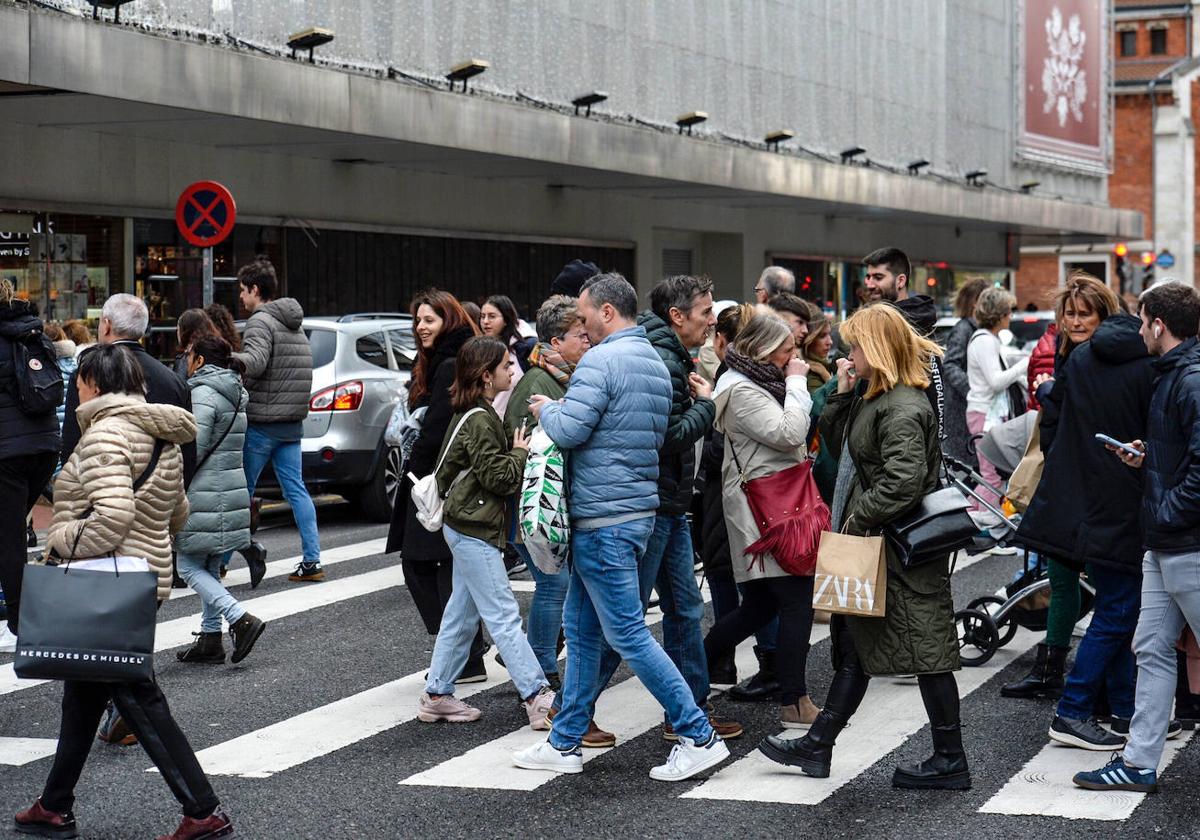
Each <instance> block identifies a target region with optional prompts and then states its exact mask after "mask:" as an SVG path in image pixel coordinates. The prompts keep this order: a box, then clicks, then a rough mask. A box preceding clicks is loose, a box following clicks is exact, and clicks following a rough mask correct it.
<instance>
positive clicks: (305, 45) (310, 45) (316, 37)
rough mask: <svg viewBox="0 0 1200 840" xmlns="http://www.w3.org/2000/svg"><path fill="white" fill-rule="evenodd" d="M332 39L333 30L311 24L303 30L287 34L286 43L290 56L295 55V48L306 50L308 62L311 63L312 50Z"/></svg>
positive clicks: (293, 56)
mask: <svg viewBox="0 0 1200 840" xmlns="http://www.w3.org/2000/svg"><path fill="white" fill-rule="evenodd" d="M332 40H333V30H332V29H324V28H322V27H320V26H313V27H311V28H309V29H305V30H304V31H303V32H297V33H296V34H294V35H289V36H288V41H287V45H288V47H289V48H290V49H291V51H292V58H295V57H296V50H308V63H309V64H312V63H313V50H314V49H316V48H317V47H320V46H324V45H325V44H328V43H329V42H330V41H332Z"/></svg>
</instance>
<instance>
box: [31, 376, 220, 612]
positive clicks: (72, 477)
mask: <svg viewBox="0 0 1200 840" xmlns="http://www.w3.org/2000/svg"><path fill="white" fill-rule="evenodd" d="M76 417H77V418H78V420H79V428H80V430H81V432H82V435H81V437H80V438H79V445H78V446H76V447H75V451H74V453H72V455H71V457H70V458H69V459H68V460H67V463H66V464H65V465H64V466H63V469H62V472H61V473H59V476H58V479H57V480H56V481H55V483H54V522H53V523H52V524H51V526H50V535H49V537H48V538H47V540H46V547H47V550H48V551H54V552H55V553H56V554H57V555H59V556H60V557H71V556H74V557H79V558H83V557H103V556H104V555H107V554H110V553H113V554H118V555H128V556H133V557H145V558H146V559H147V560H148V561H149V562H150V567H151V568H152V569H154V571H155V572H157V573H158V598H159V600H160V601H161V600H165V599H167V598H168V597H170V595H171V535H172V534H174V533H175V532H176V531H178V530H179V529H180V528H182V527H183V523H184V522H185V521H186V520H187V517H188V501H187V495H186V494H185V493H184V491H183V457H182V455H181V454H180V451H179V446H178V444H181V443H186V442H187V441H190V440H194V439H195V437H196V421H195V419H194V418H193V417H192V415H191V412H188V411H186V410H184V409H182V408H178V407H177V406H173V405H161V404H158V403H153V404H152V403H147V402H146V400H145V399H144V398H143V397H140V396H133V395H131V394H104V395H102V396H99V397H96V398H95V399H93V400H89V401H88V402H86V403H84V404H83V405H81V406H79V409H78V411H77V412H76ZM155 438H162V439H163V440H165V441H167V442H168V443H169V444H174V445H173V446H166V447H163V451H162V454H161V455H160V456H159V459H158V465H157V466H156V467H155V468H154V472H153V473H152V474H151V476H150V477H149V479H147V481H146V483H145V484H143V485H142V487H141V488H140V489H139V490H138V492H137V496H136V498H135V497H134V493H133V482H134V481H135V480H136V479H137V477H138V476H140V475H141V474H142V472H143V471H144V470H145V469H146V467H147V466H148V465H149V464H150V458H151V456H152V455H153V453H154V440H155ZM89 505H90V506H92V507H93V508H94V510H93V512H92V514H91V515H90V516H89V517H87V519H80V518H79V517H80V516H82V515H83V513H84V511H85V510H87V508H88V506H89ZM77 541H78V544H77ZM72 550H74V555H72Z"/></svg>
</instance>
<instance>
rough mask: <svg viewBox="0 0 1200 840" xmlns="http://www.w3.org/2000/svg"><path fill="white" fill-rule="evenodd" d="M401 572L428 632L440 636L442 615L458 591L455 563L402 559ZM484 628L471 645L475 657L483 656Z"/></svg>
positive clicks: (450, 561)
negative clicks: (455, 591) (453, 594)
mask: <svg viewBox="0 0 1200 840" xmlns="http://www.w3.org/2000/svg"><path fill="white" fill-rule="evenodd" d="M400 568H401V569H402V570H403V571H404V585H405V586H406V587H407V588H408V591H409V593H410V594H411V595H412V599H413V602H414V603H415V604H416V605H417V612H419V613H420V614H421V620H422V621H423V622H425V630H426V632H428V633H429V635H431V636H436V635H437V634H438V630H440V629H441V627H442V612H443V611H444V610H445V609H446V604H447V603H449V601H450V593H451V592H452V591H453V589H454V560H453V559H452V558H449V557H448V558H446V559H445V560H410V559H408V558H407V557H405V556H404V555H401V556H400ZM483 646H484V642H483V624H482V623H481V624H480V625H479V630H478V631H477V632H476V633H475V641H473V642H472V643H471V656H472V657H475V656H479V655H481V654H482V652H483Z"/></svg>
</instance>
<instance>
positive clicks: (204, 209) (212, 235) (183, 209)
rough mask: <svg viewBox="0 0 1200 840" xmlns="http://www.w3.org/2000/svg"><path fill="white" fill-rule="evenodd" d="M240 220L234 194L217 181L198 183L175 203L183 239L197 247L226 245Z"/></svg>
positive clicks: (185, 191)
mask: <svg viewBox="0 0 1200 840" xmlns="http://www.w3.org/2000/svg"><path fill="white" fill-rule="evenodd" d="M235 221H237V205H236V204H235V203H234V201H233V194H232V193H231V192H229V190H227V189H225V187H223V186H222V185H221V184H218V183H217V182H216V181H197V182H196V183H194V184H192V185H191V186H190V187H188V188H187V189H185V190H184V191H183V192H182V193H181V194H180V196H179V201H177V202H175V224H176V225H178V226H179V232H180V233H181V234H183V238H184V239H186V240H187V241H188V242H190V243H191V244H192V245H195V246H196V247H197V248H211V247H212V246H213V245H219V244H220V243H222V242H224V241H225V239H226V237H228V236H229V234H231V233H232V232H233V224H234V222H235Z"/></svg>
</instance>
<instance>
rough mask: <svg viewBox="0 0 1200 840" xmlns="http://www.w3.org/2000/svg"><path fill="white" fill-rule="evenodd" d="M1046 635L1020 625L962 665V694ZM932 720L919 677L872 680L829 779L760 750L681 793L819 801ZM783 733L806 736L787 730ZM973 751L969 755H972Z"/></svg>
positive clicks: (959, 676) (842, 737)
mask: <svg viewBox="0 0 1200 840" xmlns="http://www.w3.org/2000/svg"><path fill="white" fill-rule="evenodd" d="M1041 636H1042V634H1040V633H1034V632H1033V631H1031V630H1026V629H1025V628H1021V629H1020V630H1019V631H1017V634H1016V636H1014V637H1013V640H1012V641H1011V642H1010V643H1009V645H1008V646H1007V647H1005V648H1001V649H1000V650H999V651H998V652H997V653H996V655H995V656H994V657H992V660H991V661H990V662H989V663H988V664H987V665H986V666H982V667H979V668H964V669H962V670H961V671H959V672H957V673H956V674H955V678H956V680H957V682H958V693H959V696H961V697H966V696H967V695H968V694H970V693H971V692H973V691H975V690H976V689H977V688H979V687H980V686H982V685H983V684H984V683H986V682H987V681H988V680H989V679H991V678H992V677H993V676H995V675H996V673H998V672H999V671H1000V670H1001V669H1002V668H1004V667H1005V666H1006V665H1008V664H1009V663H1010V662H1012V661H1013V660H1014V659H1016V658H1017V657H1019V656H1020V655H1021V654H1023V653H1024V652H1025V651H1026V650H1028V649H1029V648H1031V647H1033V646H1034V645H1035V644H1036V643H1037V642H1038V641H1040V639H1041ZM928 723H929V719H928V717H926V715H925V707H924V705H923V704H922V702H921V696H920V693H919V690H918V688H917V683H916V681H912V682H898V681H895V680H887V679H880V678H876V679H873V680H871V684H870V687H869V688H868V689H867V696H866V697H865V698H864V699H863V701H862V705H861V706H859V709H858V712H857V713H855V715H854V717H853V718H851V719H850V726H848V727H846V729H845V730H844V731H843V732H842V734H841V735H840V736H839V737H838V740H837V746H835V747H834V749H833V766H832V768H831V771H830V774H829V778H827V779H816V778H812V777H809V776H806V775H804V774H803V773H802V772H801V771H800V770H799V769H798V768H793V767H787V766H785V765H782V764H776V763H775V762H774V761H771V760H770V759H769V758H767V757H766V756H764V755H763V754H762V753H760V752H759V751H758V750H755V751H754V752H752V753H750V754H749V755H748V756H746V757H745V758H742V759H739V760H738V761H735V762H734V763H733V764H730V765H728V766H724V767H723V768H722V769H720V770H718V771H717V772H716V773H715V774H713V776H712V777H711V778H710V779H709V780H708V781H707V782H704V783H703V784H701V785H699V786H697V787H695V788H692V789H691V790H689V791H687V792H686V793H684V794H683V798H686V799H722V800H737V801H742V802H780V803H784V804H789V805H818V804H820V803H821V802H824V801H825V800H826V799H828V798H829V797H830V796H832V795H833V794H834V793H835V792H837V790H838V789H839V788H841V787H842V786H843V785H845V784H846V783H847V782H849V781H851V780H852V779H854V778H856V777H858V776H859V775H860V774H861V773H862V772H863V771H865V770H867V769H868V768H869V767H872V766H873V765H875V764H877V763H878V762H879V761H880V760H881V759H883V757H884V756H886V755H887V754H888V753H890V752H892V751H893V750H894V749H896V748H897V747H899V746H900V745H902V744H903V743H904V742H905V741H907V740H908V739H909V738H910V737H912V735H913V734H914V733H916V732H918V731H920V730H921V729H922V728H924V727H925V726H926V725H927V724H928ZM780 735H781V737H784V738H788V737H791V738H798V737H801V736H803V735H804V732H803V731H799V730H784V731H783V732H782V733H780ZM969 758H970V756H968V759H969Z"/></svg>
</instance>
